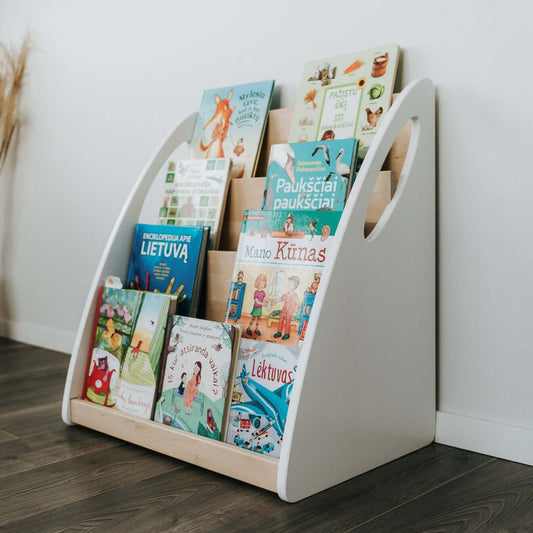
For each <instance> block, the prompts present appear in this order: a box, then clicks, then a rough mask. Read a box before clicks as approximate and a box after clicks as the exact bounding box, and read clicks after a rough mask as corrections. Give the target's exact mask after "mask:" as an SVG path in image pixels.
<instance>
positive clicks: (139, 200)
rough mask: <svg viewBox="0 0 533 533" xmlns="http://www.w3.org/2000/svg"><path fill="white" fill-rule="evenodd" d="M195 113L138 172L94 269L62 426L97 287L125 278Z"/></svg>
mask: <svg viewBox="0 0 533 533" xmlns="http://www.w3.org/2000/svg"><path fill="white" fill-rule="evenodd" d="M195 121H196V113H193V114H191V115H190V116H189V117H187V118H186V119H185V120H184V121H183V122H181V123H180V124H179V126H178V127H177V128H176V129H175V130H174V131H173V132H172V133H171V134H170V135H169V136H168V138H167V139H166V140H165V142H164V143H163V144H162V145H161V147H160V148H159V150H158V151H157V152H156V154H155V155H154V157H153V159H152V161H151V162H150V163H149V164H148V166H147V167H146V168H145V169H144V171H143V172H142V173H141V176H140V177H139V179H138V180H137V183H136V184H135V185H134V187H133V188H132V190H131V192H130V194H129V196H128V198H127V200H126V202H125V204H124V207H123V208H122V211H121V213H120V215H119V216H118V218H117V221H116V223H115V226H114V228H113V231H112V232H111V235H110V237H109V240H108V241H107V245H106V247H105V250H104V253H103V255H102V259H101V260H100V263H99V265H98V267H97V269H96V273H95V275H94V278H93V282H92V285H91V289H90V290H89V295H88V297H87V301H86V302H85V307H84V309H83V313H82V316H81V319H80V325H79V327H78V332H77V334H76V340H75V341H74V349H73V352H72V356H71V358H70V365H69V369H68V374H67V380H66V384H65V392H64V393H63V408H62V417H63V420H64V421H65V423H67V424H71V423H72V421H71V418H70V400H71V399H72V398H78V397H80V396H81V394H82V392H83V383H84V379H85V372H86V370H87V368H86V362H87V360H88V353H89V349H90V344H91V337H92V332H93V325H94V322H93V318H92V317H94V314H95V307H96V298H97V294H98V288H99V287H100V286H102V285H103V282H104V279H105V276H109V275H111V274H115V275H118V276H121V279H125V277H126V273H127V266H128V261H129V257H130V253H131V243H132V240H133V233H134V230H135V225H136V223H137V220H138V219H139V214H140V212H141V208H142V205H143V202H144V199H145V197H146V195H147V194H148V191H149V190H150V187H151V186H152V182H153V180H154V178H155V177H156V175H157V172H158V171H159V169H160V168H161V166H162V165H163V164H164V163H165V161H166V160H167V159H168V158H169V157H170V155H171V154H172V152H173V151H174V150H175V149H176V148H177V147H178V146H180V145H181V144H183V143H185V142H186V143H188V142H189V141H190V139H191V137H192V131H193V128H194V123H195Z"/></svg>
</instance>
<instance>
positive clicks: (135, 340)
mask: <svg viewBox="0 0 533 533" xmlns="http://www.w3.org/2000/svg"><path fill="white" fill-rule="evenodd" d="M175 307H176V297H172V296H169V295H164V294H154V293H146V292H141V291H134V290H128V289H117V288H111V287H102V288H101V289H100V292H99V297H98V302H97V309H96V317H95V327H94V332H93V339H92V345H91V351H90V358H89V363H88V368H87V374H86V381H85V388H84V394H83V396H84V398H85V399H87V400H89V401H91V402H94V403H97V404H99V405H103V406H105V407H112V408H115V409H118V410H119V411H123V412H125V413H129V414H133V415H137V416H140V417H142V418H147V419H149V418H150V417H151V415H152V411H153V406H154V397H155V392H156V384H157V380H158V377H159V369H160V364H161V354H162V349H163V344H164V339H165V330H166V325H167V319H168V315H169V313H171V312H174V311H175Z"/></svg>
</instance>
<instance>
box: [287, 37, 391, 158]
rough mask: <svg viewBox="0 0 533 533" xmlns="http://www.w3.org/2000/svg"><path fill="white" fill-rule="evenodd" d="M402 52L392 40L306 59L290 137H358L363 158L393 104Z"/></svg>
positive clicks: (292, 139)
mask: <svg viewBox="0 0 533 533" xmlns="http://www.w3.org/2000/svg"><path fill="white" fill-rule="evenodd" d="M399 52H400V50H399V48H398V45H396V44H388V45H383V46H378V47H375V48H371V49H369V50H363V51H361V52H354V53H350V54H344V55H340V56H335V57H328V58H324V59H317V60H315V61H310V62H308V63H306V64H305V65H304V69H303V76H302V81H301V85H300V89H299V92H298V96H297V99H296V104H295V106H294V115H293V119H292V123H291V129H290V133H289V142H305V141H319V140H326V139H347V138H355V139H359V141H360V145H359V157H360V158H363V157H364V156H365V155H366V153H367V151H368V148H369V147H370V145H371V143H372V140H373V139H374V137H375V135H376V132H377V131H378V129H379V126H380V125H381V123H382V122H383V118H384V117H385V115H386V114H387V111H388V110H389V107H390V104H391V101H392V93H393V90H394V81H395V78H396V69H397V65H398V57H399Z"/></svg>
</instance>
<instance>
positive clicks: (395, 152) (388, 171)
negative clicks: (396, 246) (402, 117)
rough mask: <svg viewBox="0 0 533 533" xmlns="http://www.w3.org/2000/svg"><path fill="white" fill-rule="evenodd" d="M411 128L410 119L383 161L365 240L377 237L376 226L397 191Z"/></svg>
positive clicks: (373, 196)
mask: <svg viewBox="0 0 533 533" xmlns="http://www.w3.org/2000/svg"><path fill="white" fill-rule="evenodd" d="M412 128H413V124H412V119H410V120H408V121H407V122H406V123H405V124H404V126H403V127H402V128H401V130H400V132H399V133H398V136H397V137H396V139H395V141H394V142H393V144H392V146H391V149H390V151H389V153H388V155H387V158H386V159H385V162H384V164H383V169H382V171H381V172H380V174H379V176H378V178H377V180H376V184H375V185H374V189H373V190H372V196H371V200H370V203H369V205H368V208H367V212H366V218H365V230H364V231H365V239H366V240H372V239H374V238H376V237H377V233H375V232H374V229H375V228H376V227H377V226H378V225H379V226H380V227H381V226H383V224H380V221H381V220H382V217H383V214H384V213H385V211H386V209H387V207H388V206H389V205H390V204H391V202H392V201H393V199H394V197H395V194H396V191H397V190H398V184H399V180H400V176H401V175H402V172H403V168H404V164H405V160H406V157H407V153H408V151H409V148H410V145H411V132H412ZM383 222H384V221H383ZM378 232H379V230H378Z"/></svg>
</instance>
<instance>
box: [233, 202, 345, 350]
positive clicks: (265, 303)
mask: <svg viewBox="0 0 533 533" xmlns="http://www.w3.org/2000/svg"><path fill="white" fill-rule="evenodd" d="M341 215H342V212H340V211H286V210H281V209H280V210H277V211H245V212H244V216H243V222H242V227H241V233H240V236H239V243H238V246H237V255H236V258H235V265H234V269H233V274H232V282H231V285H230V292H229V296H228V302H227V306H226V314H225V321H226V322H228V323H232V324H236V323H239V324H242V327H243V337H246V338H252V339H259V340H265V341H269V342H278V343H283V344H285V345H289V346H298V345H300V344H301V343H302V342H303V340H304V338H305V333H306V331H307V325H308V322H309V317H310V314H311V310H312V308H313V304H314V301H315V296H316V293H317V291H318V288H319V285H320V279H321V276H322V269H323V268H324V265H325V263H326V260H327V257H328V249H330V246H331V243H332V241H333V239H334V237H335V232H336V229H337V225H338V223H339V220H340V218H341Z"/></svg>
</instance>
